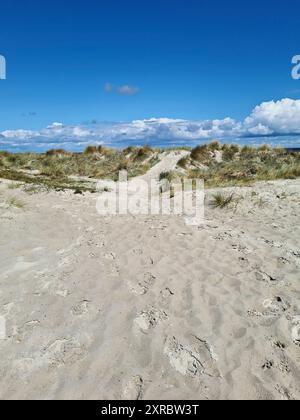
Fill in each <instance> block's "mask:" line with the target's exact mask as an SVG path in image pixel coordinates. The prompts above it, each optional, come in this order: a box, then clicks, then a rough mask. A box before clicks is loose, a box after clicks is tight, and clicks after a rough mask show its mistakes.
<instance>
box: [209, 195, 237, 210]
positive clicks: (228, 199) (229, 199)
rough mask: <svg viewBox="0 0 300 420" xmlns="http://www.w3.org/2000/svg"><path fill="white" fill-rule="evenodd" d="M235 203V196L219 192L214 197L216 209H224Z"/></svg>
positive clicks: (213, 204)
mask: <svg viewBox="0 0 300 420" xmlns="http://www.w3.org/2000/svg"><path fill="white" fill-rule="evenodd" d="M233 201H234V194H233V193H232V194H225V193H222V192H218V193H216V194H214V195H213V196H212V206H213V207H214V208H220V209H224V208H225V207H228V206H229V205H230V204H231V203H233Z"/></svg>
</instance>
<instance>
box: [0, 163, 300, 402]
mask: <svg viewBox="0 0 300 420" xmlns="http://www.w3.org/2000/svg"><path fill="white" fill-rule="evenodd" d="M177 160H178V158H177ZM171 166H172V165H171ZM160 169H161V168H160ZM169 169H171V167H170V168H169ZM154 171H155V170H154ZM152 176H155V174H152ZM7 184H8V182H7V181H5V182H4V181H3V182H2V183H1V184H0V194H1V195H0V198H1V200H0V201H1V202H2V203H3V204H2V206H1V207H0V229H1V235H0V262H1V271H0V285H1V287H0V290H1V292H0V316H2V317H4V318H5V319H6V325H7V337H6V339H4V340H0V353H1V357H0V378H1V379H0V397H1V398H2V399H16V398H20V399H53V398H57V399H66V398H75V399H108V398H109V399H110V398H113V399H123V398H124V399H199V400H202V399H287V400H291V399H298V398H299V397H300V385H299V384H300V369H299V362H300V346H299V345H300V343H299V341H298V339H299V336H298V335H297V332H298V328H299V327H300V290H299V268H300V227H299V204H300V181H299V180H292V181H278V182H270V183H260V184H257V185H255V186H253V187H247V188H240V189H236V190H235V194H236V196H237V197H239V200H238V201H237V202H236V205H235V206H233V207H231V208H228V209H223V210H222V209H213V208H212V207H211V206H210V201H211V195H212V194H213V192H214V191H208V192H207V197H206V222H205V223H204V224H203V225H201V226H196V227H195V226H194V227H193V226H186V225H185V223H184V220H183V218H181V217H177V216H170V217H159V216H136V217H133V216H106V217H101V216H100V215H98V214H97V212H96V207H95V206H96V199H97V195H93V194H89V193H87V194H85V195H83V196H80V195H78V196H77V195H74V194H72V193H67V192H66V193H64V192H50V193H38V194H34V195H28V194H26V193H24V192H23V191H22V189H15V190H11V189H8V188H7ZM9 197H17V198H18V199H19V200H22V201H23V202H24V203H25V206H24V208H15V207H11V206H8V205H6V204H4V203H5V202H7V200H8V198H9Z"/></svg>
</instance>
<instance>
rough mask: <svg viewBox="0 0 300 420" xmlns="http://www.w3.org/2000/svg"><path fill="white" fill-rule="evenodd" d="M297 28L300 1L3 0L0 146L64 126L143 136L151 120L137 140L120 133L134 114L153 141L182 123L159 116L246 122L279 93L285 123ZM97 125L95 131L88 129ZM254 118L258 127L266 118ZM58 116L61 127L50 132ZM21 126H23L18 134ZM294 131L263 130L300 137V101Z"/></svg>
mask: <svg viewBox="0 0 300 420" xmlns="http://www.w3.org/2000/svg"><path fill="white" fill-rule="evenodd" d="M299 34H300V4H299V2H297V1H293V0H287V1H285V2H272V3H271V2H269V1H262V0H261V1H256V0H254V1H251V2H248V3H247V4H246V3H244V2H243V3H242V2H241V3H240V4H238V3H237V2H235V1H234V2H233V1H224V0H223V1H199V0H198V1H194V0H190V1H185V2H183V1H178V0H172V1H169V0H164V1H157V0H153V1H151V2H141V1H133V0H127V1H124V0H123V1H121V0H119V1H117V0H110V1H99V0H98V1H94V0H85V1H83V0H77V1H74V2H72V5H71V4H70V2H62V1H56V0H52V1H51V2H50V1H43V2H41V1H37V0H22V1H21V0H20V1H16V0H10V1H9V2H3V4H1V16H0V54H1V55H3V56H5V58H6V61H7V79H6V80H0V135H1V133H2V139H3V137H4V139H5V141H3V142H2V143H3V144H2V146H3V147H5V145H7V144H11V143H12V142H14V139H16V138H17V139H18V144H21V143H22V142H23V143H24V144H25V143H26V140H28V139H29V138H31V139H33V140H32V142H33V143H34V142H38V140H37V139H36V137H38V138H39V139H40V140H42V142H44V143H46V142H47V141H46V138H48V137H49V136H50V137H51V139H52V140H53V143H55V142H56V139H57V143H59V141H58V138H60V140H62V139H63V140H66V139H67V137H68V136H69V135H72V133H73V131H72V130H71V127H73V128H74V127H79V128H81V129H82V130H85V132H86V133H92V137H93V135H94V134H95V137H94V138H93V140H95V141H97V140H98V141H99V142H103V141H109V138H110V136H112V137H113V136H114V134H115V131H116V130H119V131H120V130H121V133H122V136H123V137H124V138H125V137H126V136H127V137H126V138H128V140H131V137H132V139H133V140H134V139H135V140H137V141H140V142H142V141H143V135H142V132H143V131H144V132H147V133H148V131H149V130H148V126H149V123H146V129H145V127H142V129H141V132H139V135H138V136H137V137H136V133H135V132H134V133H133V134H132V130H129V131H130V135H129V134H126V130H127V129H128V126H129V127H131V126H130V122H132V121H136V120H149V119H151V118H156V119H160V120H157V121H156V122H155V124H157V125H158V126H159V129H158V134H157V131H155V130H152V131H151V136H152V137H153V138H154V137H155V136H158V137H160V136H161V137H163V135H164V134H163V133H165V135H166V136H171V137H172V133H174V129H173V128H174V124H177V123H176V122H174V121H171V126H170V125H169V121H166V120H165V119H166V118H168V119H172V120H178V119H180V120H185V121H188V122H189V123H190V122H195V121H196V122H197V123H198V124H200V122H202V121H203V120H205V121H206V120H209V121H212V120H215V119H220V120H223V119H224V118H227V117H230V118H231V119H234V120H235V121H237V122H243V121H244V119H245V118H247V117H248V116H249V115H251V113H252V112H253V109H255V107H256V106H259V105H260V104H262V103H264V102H269V103H271V108H272V102H271V101H275V103H276V101H281V100H282V99H284V98H290V99H292V100H294V101H295V102H290V103H288V104H287V103H284V106H283V107H282V103H281V102H279V106H278V107H277V108H276V109H277V111H278V110H279V112H280V113H281V114H282V113H284V115H286V113H288V114H289V115H288V118H290V115H291V109H292V113H293V112H294V111H295V108H296V109H297V112H298V104H299V103H298V102H297V100H298V98H300V80H298V81H297V80H293V79H292V77H291V70H292V64H291V59H292V57H293V56H294V55H296V54H300V36H299ZM105 84H110V85H106V87H108V86H109V88H106V89H104V86H105ZM277 111H276V112H277ZM281 114H280V118H281V119H282V118H284V116H282V115H281ZM162 118H163V119H164V120H161V119H162ZM271 118H273V117H272V116H271ZM295 119H296V123H295ZM95 121H97V122H98V124H97V129H94V130H93V128H89V129H87V127H95V126H96V124H95ZM257 121H258V124H261V121H262V117H261V116H260V117H259V119H258V120H257ZM297 121H298V126H297ZM91 122H94V124H91ZM103 122H105V123H106V124H103ZM107 122H110V124H107ZM119 122H122V124H123V125H121V126H120V125H119ZM53 123H60V124H61V127H60V129H58V125H56V126H55V130H54V133H55V134H53V130H52V128H53V126H52V124H53ZM124 123H128V124H127V125H126V124H125V125H124ZM150 124H151V127H153V124H154V122H153V121H152V122H151V123H150ZM283 125H284V126H286V123H285V122H284V124H283ZM103 126H104V127H105V130H104V131H103ZM266 126H267V127H269V128H270V126H269V125H268V124H267V123H266ZM47 127H50V128H48V129H47ZM62 127H63V128H64V129H63V130H62V129H61V128H62ZM108 127H111V129H112V134H110V131H109V128H108ZM124 127H125V128H124ZM176 127H177V126H176ZM201 127H202V128H201V129H202V131H203V126H201ZM134 128H136V126H134ZM140 128H141V127H140ZM161 128H162V130H161ZM298 128H299V130H298ZM247 129H248V128H247ZM16 130H23V132H26V133H25V134H24V135H23V136H22V132H20V131H18V134H17V135H15V133H14V132H15V131H16ZM45 130H48V131H45ZM51 130H52V131H51ZM88 130H91V131H88ZM124 130H125V131H124ZM50 131H51V133H50ZM58 131H59V133H58ZM237 131H238V130H237ZM252 131H253V133H252V134H253V135H254V134H255V133H256V131H257V133H258V132H259V130H256V131H255V130H252ZM290 131H291V133H289V130H287V129H285V131H284V132H283V131H282V127H279V129H278V127H277V126H276V127H275V128H274V127H273V126H272V127H271V129H270V130H269V131H268V130H261V132H259V134H261V133H266V134H268V135H270V134H273V135H274V136H275V135H277V134H283V133H284V134H295V133H298V132H299V133H300V105H299V114H297V115H296V117H295V115H294V114H293V124H292V128H291V130H290ZM7 132H9V133H7ZM170 132H171V134H170ZM3 133H4V134H3ZM70 133H71V134H70ZM218 133H219V132H218V131H216V135H217V134H218ZM243 133H245V130H244V131H243ZM247 133H248V132H247ZM211 134H212V135H213V134H215V132H214V131H213V132H212V133H211ZM220 134H222V133H220ZM229 134H230V136H234V134H236V132H232V130H231V131H230V133H229ZM248 134H249V133H248ZM89 135H90V134H89ZM147 135H148V134H147ZM147 135H146V136H145V141H146V140H149V138H150V137H151V136H150V137H149V136H148V137H149V138H147ZM239 135H240V131H238V136H239ZM55 136H56V137H55ZM122 136H121V137H122ZM119 137H120V136H119ZM119 137H116V138H118V139H119ZM152 137H151V138H152ZM177 137H178V136H177ZM80 138H81V139H83V138H84V134H83V132H81V133H80ZM183 138H185V136H183ZM200 138H202V137H201V135H199V139H200ZM10 139H13V140H10ZM107 139H108V140H107ZM197 139H198V138H197V135H194V136H193V138H192V140H193V141H196V140H197ZM0 140H1V138H0ZM84 140H85V141H88V139H87V138H84ZM188 140H189V137H188V136H187V140H186V141H187V142H188ZM27 143H28V142H27ZM49 143H51V142H49ZM61 143H63V141H61ZM82 143H84V141H83V142H82ZM14 144H15V143H14ZM0 147H1V142H0ZM30 147H31V146H30ZM45 147H46V146H45Z"/></svg>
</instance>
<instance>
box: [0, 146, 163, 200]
mask: <svg viewBox="0 0 300 420" xmlns="http://www.w3.org/2000/svg"><path fill="white" fill-rule="evenodd" d="M157 162H158V151H157V150H155V149H152V148H150V147H149V146H144V147H133V148H128V149H126V150H124V151H121V150H115V149H108V148H105V147H103V146H88V147H87V148H86V150H85V151H84V152H83V153H71V152H67V151H65V150H62V149H52V150H49V151H48V152H46V153H42V154H37V153H17V154H13V153H9V152H0V178H3V179H9V180H13V181H18V182H23V183H27V184H38V185H41V186H43V187H45V188H48V189H71V190H74V191H76V190H78V189H79V190H81V191H83V192H85V191H91V192H95V186H96V181H94V182H93V179H95V180H97V179H112V180H117V178H118V174H119V171H120V170H122V169H126V170H127V171H128V176H129V178H131V177H135V176H138V175H143V174H144V173H146V172H147V171H148V170H149V169H150V168H151V167H152V166H153V165H155V164H156V163H157ZM71 177H72V178H71ZM76 177H77V178H78V179H74V178H76ZM80 177H84V178H86V180H84V181H82V180H80ZM89 180H90V182H89Z"/></svg>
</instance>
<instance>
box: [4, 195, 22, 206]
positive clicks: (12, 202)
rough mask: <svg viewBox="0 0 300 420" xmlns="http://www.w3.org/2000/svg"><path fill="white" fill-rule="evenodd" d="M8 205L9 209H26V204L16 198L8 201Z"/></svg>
mask: <svg viewBox="0 0 300 420" xmlns="http://www.w3.org/2000/svg"><path fill="white" fill-rule="evenodd" d="M6 204H7V205H8V206H9V207H15V208H17V209H23V208H24V207H25V203H23V201H21V200H19V199H18V198H16V197H11V198H9V199H8V200H7V201H6Z"/></svg>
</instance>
